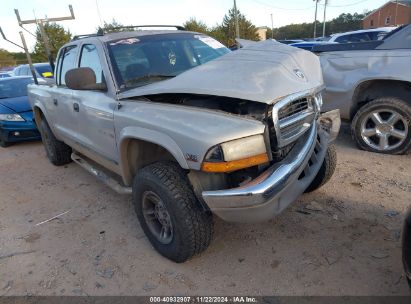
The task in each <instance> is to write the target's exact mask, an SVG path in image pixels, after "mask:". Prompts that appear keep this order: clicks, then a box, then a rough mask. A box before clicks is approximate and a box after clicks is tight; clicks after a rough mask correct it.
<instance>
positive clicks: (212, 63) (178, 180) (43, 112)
mask: <svg viewBox="0 0 411 304" xmlns="http://www.w3.org/2000/svg"><path fill="white" fill-rule="evenodd" d="M55 79H56V85H55V86H41V85H30V86H29V98H30V101H31V104H32V106H33V109H34V111H35V117H36V123H37V124H38V126H39V128H40V131H41V134H42V138H43V144H44V146H45V150H46V152H47V156H48V158H49V159H50V161H51V162H52V163H53V164H55V165H64V164H67V163H68V162H70V161H71V160H74V161H75V162H77V163H78V164H79V165H81V166H82V167H83V168H85V169H87V170H88V171H89V172H91V173H92V174H94V175H95V176H96V177H98V178H99V179H101V180H103V181H104V182H106V183H107V184H108V185H109V186H111V187H112V188H113V189H115V190H116V191H118V192H119V193H132V195H133V204H134V207H135V210H136V213H137V217H138V219H139V221H140V224H141V226H142V228H143V230H144V232H145V234H146V235H147V237H148V239H149V240H150V242H151V244H152V245H153V246H154V248H155V249H156V250H157V251H158V252H159V253H161V254H162V255H163V256H165V257H167V258H169V259H171V260H173V261H175V262H184V261H185V260H187V259H188V258H190V257H192V256H193V255H196V254H198V253H200V252H202V251H203V250H205V249H206V248H207V247H208V245H209V244H210V242H211V239H212V236H213V218H212V214H216V215H217V216H219V217H221V218H222V219H224V220H226V221H233V222H255V221H263V220H268V219H270V218H272V217H273V216H275V215H276V214H279V213H280V212H281V211H283V210H284V209H285V208H286V207H287V206H288V205H290V204H291V203H292V202H293V201H294V200H295V199H296V198H297V197H299V196H300V195H301V194H302V193H303V192H304V191H313V190H315V189H317V188H319V187H320V186H322V185H323V184H325V183H326V182H327V181H328V180H329V179H330V178H331V176H332V174H333V172H334V169H335V165H336V154H335V150H334V148H333V147H332V146H329V143H330V141H332V140H333V139H334V138H335V136H336V134H337V133H338V130H339V114H338V111H333V112H330V113H326V114H323V115H322V116H320V110H321V104H322V99H321V91H322V89H323V81H322V75H321V68H320V64H319V60H318V57H317V56H315V55H314V54H311V53H308V52H305V51H302V50H299V49H297V48H292V47H289V46H287V45H283V44H280V43H278V42H275V41H272V40H267V41H263V42H258V43H255V44H250V45H245V46H243V48H241V49H239V50H238V51H235V52H231V51H230V50H229V49H227V48H226V47H224V46H223V45H222V44H221V43H219V42H218V41H216V40H214V39H213V38H211V37H208V36H205V35H203V34H199V33H194V32H187V31H181V30H176V31H174V30H173V31H170V30H168V31H164V30H163V31H134V32H120V33H111V34H105V35H92V36H88V37H87V36H83V37H82V38H81V39H75V40H74V41H72V42H70V43H68V44H66V45H64V46H63V47H62V48H61V50H60V51H59V54H58V58H57V64H56V75H55ZM320 125H321V127H320Z"/></svg>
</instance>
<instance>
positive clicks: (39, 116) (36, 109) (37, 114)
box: [33, 105, 44, 129]
mask: <svg viewBox="0 0 411 304" xmlns="http://www.w3.org/2000/svg"><path fill="white" fill-rule="evenodd" d="M33 116H34V121H35V123H36V125H37V128H38V129H39V127H40V122H41V121H42V120H43V118H44V111H43V109H41V108H40V106H39V105H34V106H33Z"/></svg>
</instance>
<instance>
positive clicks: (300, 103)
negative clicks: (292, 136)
mask: <svg viewBox="0 0 411 304" xmlns="http://www.w3.org/2000/svg"><path fill="white" fill-rule="evenodd" d="M308 105H309V101H308V98H302V99H298V100H294V101H292V102H290V103H289V104H287V105H285V106H284V107H282V108H281V109H280V110H279V111H278V119H280V120H281V119H283V118H286V117H288V116H291V115H293V114H297V113H300V112H302V111H304V110H307V109H308Z"/></svg>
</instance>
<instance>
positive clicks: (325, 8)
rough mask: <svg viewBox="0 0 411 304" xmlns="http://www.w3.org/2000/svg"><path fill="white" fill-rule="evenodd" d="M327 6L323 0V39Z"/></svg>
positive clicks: (326, 2)
mask: <svg viewBox="0 0 411 304" xmlns="http://www.w3.org/2000/svg"><path fill="white" fill-rule="evenodd" d="M327 4H328V0H325V2H324V22H323V37H325V16H326V12H327Z"/></svg>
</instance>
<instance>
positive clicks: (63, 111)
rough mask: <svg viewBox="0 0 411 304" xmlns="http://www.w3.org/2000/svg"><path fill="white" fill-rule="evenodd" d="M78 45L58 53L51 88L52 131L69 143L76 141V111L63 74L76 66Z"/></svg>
mask: <svg viewBox="0 0 411 304" xmlns="http://www.w3.org/2000/svg"><path fill="white" fill-rule="evenodd" d="M77 56H78V46H77V45H69V46H67V47H65V48H64V49H62V50H61V51H60V53H59V58H58V62H57V67H56V69H57V74H56V84H57V86H56V87H54V89H53V94H52V95H53V96H52V101H51V102H52V105H51V107H53V108H54V110H55V111H54V113H55V115H54V121H53V126H54V128H53V129H54V131H55V132H56V134H57V136H58V137H60V138H61V139H63V140H64V141H66V142H67V143H68V144H70V145H72V146H73V145H75V144H76V143H78V141H79V140H78V137H79V134H78V115H77V114H78V111H77V106H76V102H75V101H74V100H73V91H72V90H70V89H69V88H67V86H66V81H65V75H66V73H67V71H68V70H70V69H73V68H75V67H76V64H77Z"/></svg>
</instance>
